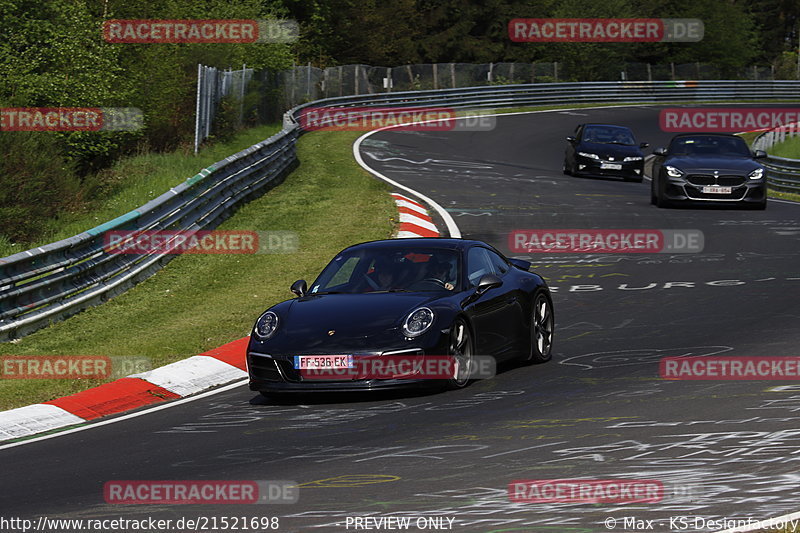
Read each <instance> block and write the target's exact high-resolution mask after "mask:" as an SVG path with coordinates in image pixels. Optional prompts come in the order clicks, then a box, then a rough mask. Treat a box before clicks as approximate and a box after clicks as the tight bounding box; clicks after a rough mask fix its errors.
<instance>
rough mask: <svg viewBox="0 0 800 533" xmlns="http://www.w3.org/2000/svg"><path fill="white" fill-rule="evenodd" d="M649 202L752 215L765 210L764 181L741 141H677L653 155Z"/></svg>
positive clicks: (693, 137)
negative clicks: (714, 206)
mask: <svg viewBox="0 0 800 533" xmlns="http://www.w3.org/2000/svg"><path fill="white" fill-rule="evenodd" d="M653 155H655V156H656V158H655V159H654V161H653V181H652V183H651V185H650V202H651V203H653V204H655V205H657V206H658V207H666V206H668V205H669V204H671V203H673V202H687V201H688V202H719V203H721V204H725V203H728V204H731V203H733V204H740V205H745V206H748V207H752V208H753V209H764V208H766V207H767V178H766V175H765V173H764V172H765V171H764V167H763V166H762V165H760V164H759V163H758V162H757V161H755V160H756V159H761V158H764V157H766V156H767V154H766V153H765V152H763V151H761V150H756V151H755V153H753V152H750V148H748V146H747V143H745V142H744V140H743V139H742V138H741V137H737V136H736V135H730V134H723V133H702V134H696V133H685V134H681V135H676V136H675V137H673V138H672V141H670V143H669V148H657V149H656V150H653Z"/></svg>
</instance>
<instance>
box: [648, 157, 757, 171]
mask: <svg viewBox="0 0 800 533" xmlns="http://www.w3.org/2000/svg"><path fill="white" fill-rule="evenodd" d="M664 165H671V166H674V167H676V168H678V169H680V170H682V171H683V172H686V173H693V172H704V173H705V172H709V173H710V172H713V171H715V170H716V171H718V172H720V173H726V174H729V173H730V174H749V173H750V172H752V171H753V170H755V169H757V168H761V165H759V164H758V163H756V162H755V161H753V160H752V159H750V158H749V157H730V156H710V155H703V156H672V157H668V158H667V159H666V160H665V161H664Z"/></svg>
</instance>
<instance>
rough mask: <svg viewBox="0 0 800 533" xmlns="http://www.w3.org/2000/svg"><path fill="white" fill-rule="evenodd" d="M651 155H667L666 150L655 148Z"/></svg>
mask: <svg viewBox="0 0 800 533" xmlns="http://www.w3.org/2000/svg"><path fill="white" fill-rule="evenodd" d="M653 155H660V156H665V155H667V149H666V148H656V149H655V150H653Z"/></svg>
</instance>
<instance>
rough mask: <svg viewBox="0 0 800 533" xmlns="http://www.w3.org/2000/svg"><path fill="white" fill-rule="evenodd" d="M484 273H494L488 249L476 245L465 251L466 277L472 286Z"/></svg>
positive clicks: (475, 284)
mask: <svg viewBox="0 0 800 533" xmlns="http://www.w3.org/2000/svg"><path fill="white" fill-rule="evenodd" d="M484 274H494V268H493V266H492V260H491V258H490V257H489V250H487V249H486V248H481V247H479V246H476V247H475V248H470V250H469V252H468V253H467V278H468V279H469V282H470V284H471V285H472V286H473V287H476V286H477V285H478V281H480V279H481V277H482V276H483V275H484Z"/></svg>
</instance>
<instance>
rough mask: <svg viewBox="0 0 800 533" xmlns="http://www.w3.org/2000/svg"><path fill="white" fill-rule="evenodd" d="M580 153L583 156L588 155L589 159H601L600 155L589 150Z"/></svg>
mask: <svg viewBox="0 0 800 533" xmlns="http://www.w3.org/2000/svg"><path fill="white" fill-rule="evenodd" d="M578 155H580V156H583V157H588V158H589V159H600V156H599V155H597V154H590V153H589V152H578Z"/></svg>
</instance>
